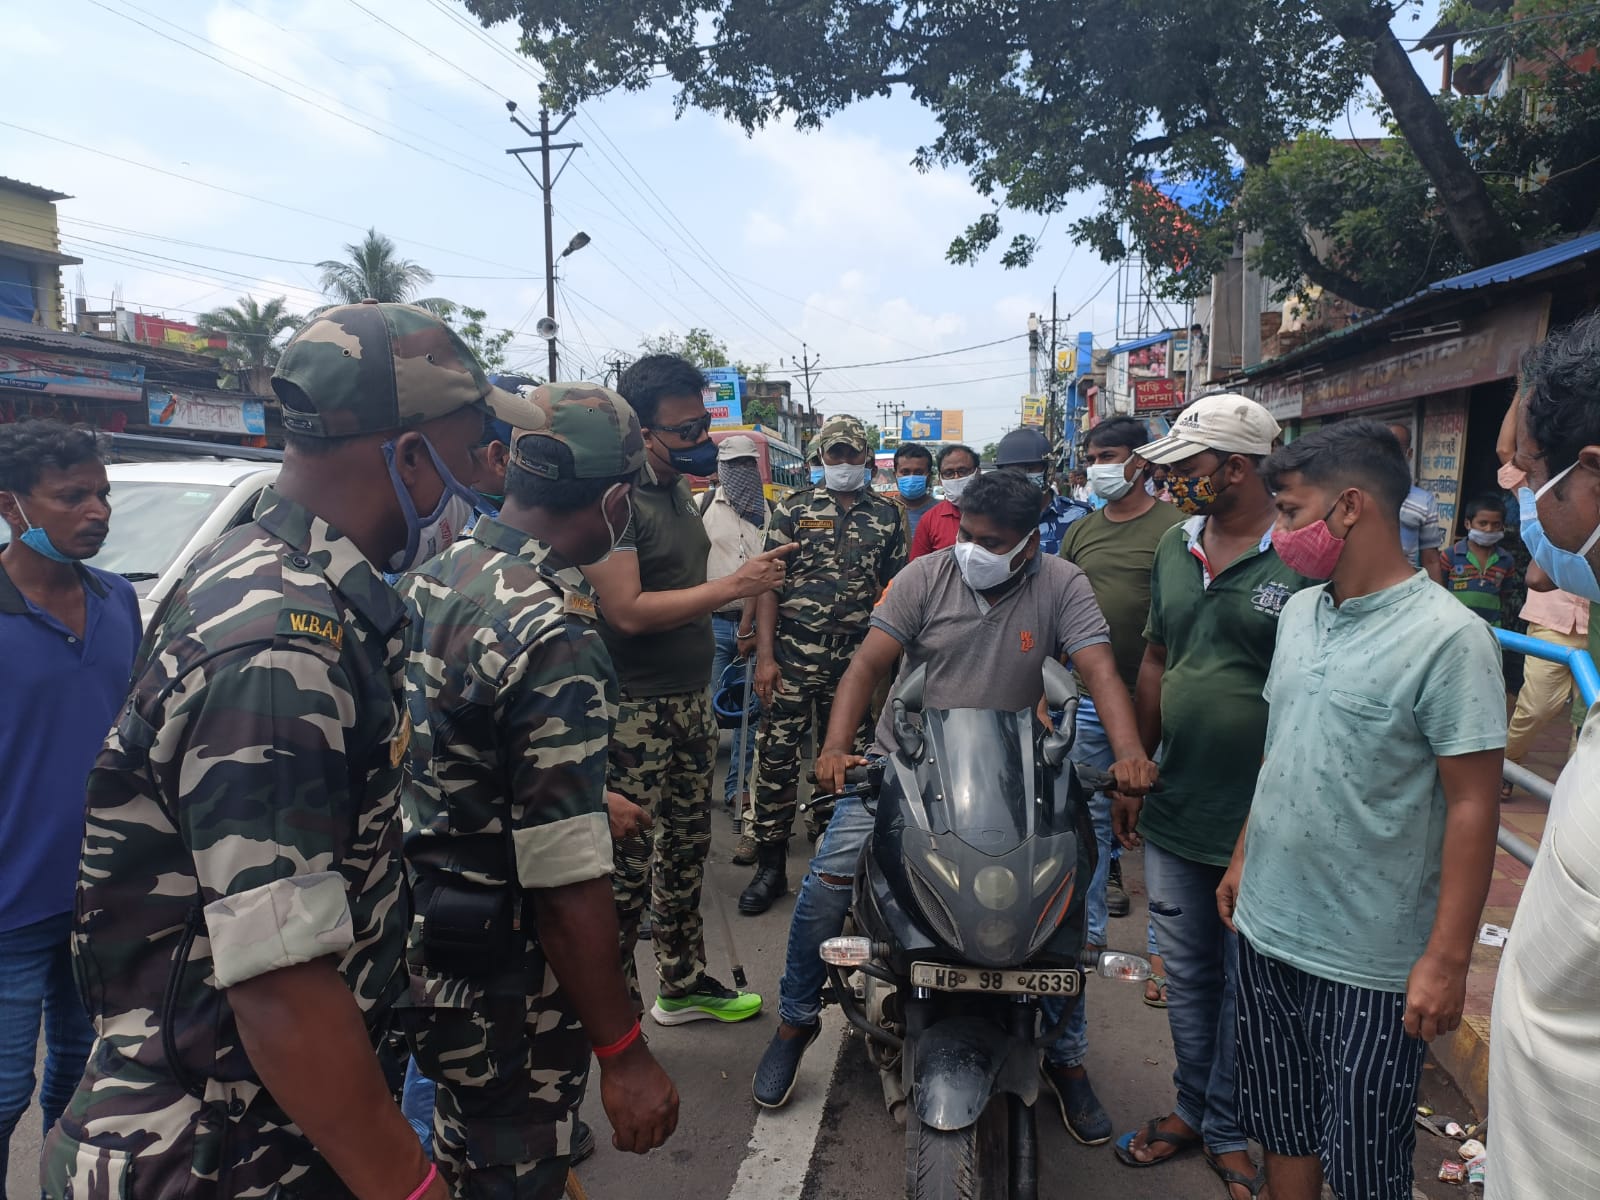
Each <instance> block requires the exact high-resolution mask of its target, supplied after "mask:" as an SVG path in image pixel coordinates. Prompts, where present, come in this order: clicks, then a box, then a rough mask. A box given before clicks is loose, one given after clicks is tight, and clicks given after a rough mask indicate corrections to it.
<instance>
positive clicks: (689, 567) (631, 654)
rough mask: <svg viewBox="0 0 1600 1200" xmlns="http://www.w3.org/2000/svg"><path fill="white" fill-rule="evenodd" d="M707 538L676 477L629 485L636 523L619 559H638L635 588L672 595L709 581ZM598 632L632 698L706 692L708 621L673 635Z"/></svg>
mask: <svg viewBox="0 0 1600 1200" xmlns="http://www.w3.org/2000/svg"><path fill="white" fill-rule="evenodd" d="M710 551H711V539H710V538H709V537H707V536H706V527H705V523H704V522H703V521H702V520H701V519H700V512H699V509H698V507H697V506H696V504H695V502H694V494H693V493H692V492H690V490H689V481H688V480H686V479H684V478H683V477H682V476H679V477H678V479H677V480H676V481H675V482H673V483H672V484H670V485H668V486H666V487H663V486H661V485H660V484H657V483H653V482H649V481H647V479H646V478H645V477H644V476H643V475H641V477H640V478H639V479H637V480H635V481H634V488H633V520H631V521H629V522H628V528H627V530H626V531H625V532H624V533H623V535H622V540H621V541H619V542H618V543H617V549H616V553H618V554H637V555H638V556H639V587H640V590H642V591H646V592H675V591H680V590H681V589H683V588H692V587H699V586H700V585H701V584H702V583H704V582H705V581H706V556H707V555H708V554H709V553H710ZM600 632H601V634H602V636H604V638H605V640H606V648H607V649H609V650H610V651H611V661H612V664H613V665H614V666H615V667H616V671H617V682H618V683H619V684H620V685H621V688H622V691H623V692H624V693H626V694H627V695H629V696H634V697H639V698H644V697H649V696H676V695H678V694H680V693H683V692H700V691H704V690H705V689H706V688H707V687H709V686H710V685H711V656H712V650H713V649H714V645H715V643H714V641H713V639H712V635H711V614H710V613H707V614H706V615H705V616H703V617H696V618H695V619H694V620H692V621H690V622H688V623H687V624H684V625H679V626H678V627H677V628H676V629H667V630H664V631H662V632H660V633H642V634H638V635H636V636H633V637H629V636H627V635H626V634H622V633H619V632H617V631H616V630H615V629H613V628H612V627H611V626H610V625H607V624H606V623H605V609H604V606H602V607H601V610H600Z"/></svg>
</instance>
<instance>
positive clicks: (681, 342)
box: [639, 325, 728, 371]
mask: <svg viewBox="0 0 1600 1200" xmlns="http://www.w3.org/2000/svg"><path fill="white" fill-rule="evenodd" d="M639 352H640V353H641V354H676V355H677V356H678V357H679V358H686V359H688V360H689V361H690V362H692V363H693V364H694V365H695V366H697V367H699V368H700V369H701V370H702V371H704V370H706V369H707V368H708V367H725V366H727V365H728V344H727V343H726V342H724V341H723V340H722V339H721V338H719V337H717V336H716V335H715V334H713V333H712V332H711V331H710V330H708V329H701V328H700V327H699V326H698V325H696V326H695V327H694V328H692V329H690V330H689V332H688V333H682V334H679V333H663V334H661V335H659V336H657V337H646V338H644V339H643V340H642V341H641V342H640V343H639Z"/></svg>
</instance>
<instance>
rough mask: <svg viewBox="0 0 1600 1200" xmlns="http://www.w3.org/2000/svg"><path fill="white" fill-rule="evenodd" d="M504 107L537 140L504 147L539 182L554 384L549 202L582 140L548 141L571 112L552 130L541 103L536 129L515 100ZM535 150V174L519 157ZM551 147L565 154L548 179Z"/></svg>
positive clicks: (553, 258) (553, 287)
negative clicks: (536, 164) (541, 197)
mask: <svg viewBox="0 0 1600 1200" xmlns="http://www.w3.org/2000/svg"><path fill="white" fill-rule="evenodd" d="M506 110H507V111H508V112H510V113H511V123H512V124H513V125H515V126H516V127H517V128H518V129H520V130H522V132H523V133H525V134H527V135H528V136H529V137H533V138H538V139H539V141H538V143H537V144H536V145H532V146H518V147H515V148H513V149H510V150H507V151H506V153H507V154H510V155H514V156H515V157H516V160H517V162H518V163H521V165H522V169H523V170H524V171H526V172H527V173H528V177H529V178H530V179H532V180H533V181H534V183H536V184H538V185H539V190H540V192H541V193H543V195H544V313H545V319H546V320H547V321H549V325H548V326H547V328H548V330H549V334H550V378H549V380H548V382H551V383H554V382H555V380H556V244H555V229H554V222H555V208H554V207H553V205H552V204H551V194H552V193H553V192H554V191H555V186H556V180H558V179H560V178H561V172H562V171H565V170H566V169H567V164H568V163H569V162H571V161H572V152H573V151H575V150H576V149H578V147H580V146H582V145H583V143H582V142H552V141H551V140H550V139H551V138H553V137H555V136H556V135H557V134H559V133H560V132H561V131H562V130H563V129H565V128H566V126H567V122H568V121H570V120H572V114H571V113H568V114H567V115H566V116H564V117H562V118H561V120H560V121H559V122H557V124H556V127H555V128H554V129H552V128H551V127H550V110H549V109H548V108H546V107H544V106H543V105H542V104H541V105H540V106H539V128H538V129H537V130H534V129H532V128H531V127H530V126H529V125H528V124H527V122H525V121H524V120H523V119H522V118H521V117H519V116H517V102H516V101H515V100H507V101H506ZM535 150H537V151H538V152H539V173H538V174H537V175H535V174H534V173H533V168H532V167H530V166H528V164H527V163H526V162H523V160H522V156H523V155H524V154H532V153H533V152H534V151H535ZM555 150H565V151H566V152H567V157H566V158H564V159H562V160H561V166H560V168H559V169H557V171H556V173H555V176H554V178H552V177H551V175H550V154H551V152H552V151H555ZM580 236H582V235H580ZM588 241H589V239H588V238H587V237H586V236H585V237H584V239H583V243H582V244H583V245H587V244H588ZM573 242H574V243H576V242H577V238H574V239H573ZM581 248H582V247H581V245H577V244H574V245H569V246H568V247H567V248H566V249H565V250H564V251H562V253H561V257H562V258H565V257H566V256H567V255H568V254H571V253H572V252H573V250H575V249H581Z"/></svg>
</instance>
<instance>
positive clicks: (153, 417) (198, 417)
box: [149, 388, 267, 437]
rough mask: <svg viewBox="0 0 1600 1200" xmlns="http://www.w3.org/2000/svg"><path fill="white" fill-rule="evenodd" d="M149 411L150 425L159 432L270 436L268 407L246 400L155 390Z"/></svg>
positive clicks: (246, 398)
mask: <svg viewBox="0 0 1600 1200" xmlns="http://www.w3.org/2000/svg"><path fill="white" fill-rule="evenodd" d="M149 408H150V424H152V425H154V426H156V427H157V428H159V429H197V430H201V431H203V432H205V433H231V434H237V435H240V436H243V437H264V436H265V435H266V432H267V411H266V407H265V406H264V405H263V404H262V403H261V401H259V400H252V399H250V398H248V397H245V396H241V397H240V398H239V399H237V400H234V399H231V398H225V397H221V396H198V395H196V394H194V393H193V392H183V391H177V392H167V391H157V390H156V389H154V388H152V389H150V405H149Z"/></svg>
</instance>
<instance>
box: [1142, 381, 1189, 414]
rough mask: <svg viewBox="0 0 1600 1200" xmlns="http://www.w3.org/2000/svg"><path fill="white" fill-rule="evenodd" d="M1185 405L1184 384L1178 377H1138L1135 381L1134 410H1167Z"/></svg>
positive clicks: (1145, 411)
mask: <svg viewBox="0 0 1600 1200" xmlns="http://www.w3.org/2000/svg"><path fill="white" fill-rule="evenodd" d="M1182 406H1183V384H1182V382H1181V381H1179V380H1177V379H1136V380H1134V383H1133V411H1134V412H1136V413H1151V412H1165V411H1166V410H1167V409H1169V408H1181V407H1182Z"/></svg>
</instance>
